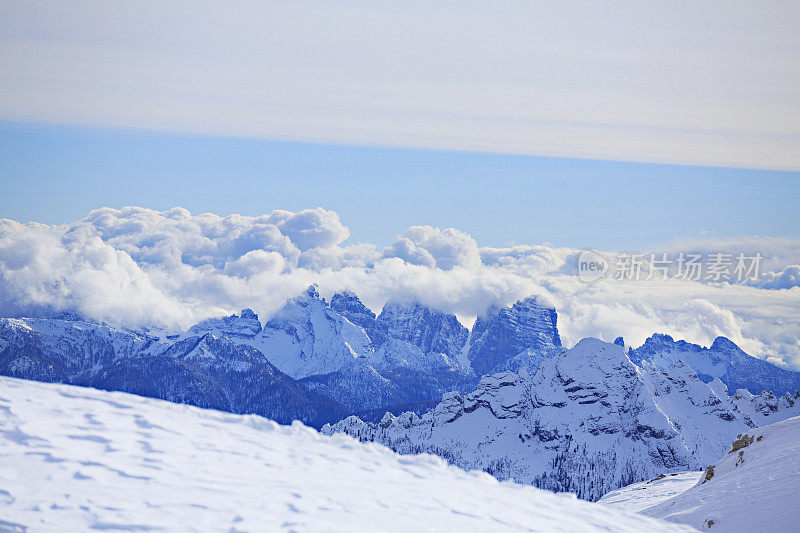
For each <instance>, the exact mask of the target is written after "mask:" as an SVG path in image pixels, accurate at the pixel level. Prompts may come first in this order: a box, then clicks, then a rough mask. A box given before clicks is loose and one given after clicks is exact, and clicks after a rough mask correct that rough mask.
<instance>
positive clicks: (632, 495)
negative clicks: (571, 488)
mask: <svg viewBox="0 0 800 533" xmlns="http://www.w3.org/2000/svg"><path fill="white" fill-rule="evenodd" d="M702 474H703V471H702V470H700V471H691V472H673V473H671V474H659V475H658V476H656V477H654V478H653V479H648V480H647V481H641V482H639V483H633V484H631V485H628V486H627V487H622V488H620V489H617V490H612V491H611V492H608V493H606V494H605V495H603V497H602V498H600V499H599V500H598V501H597V503H599V504H602V505H608V506H609V507H614V508H616V509H622V510H625V511H634V512H638V511H642V510H644V509H647V508H648V507H652V506H654V505H656V504H659V503H661V502H663V501H664V500H668V499H670V498H672V497H673V496H677V495H678V494H682V493H684V492H686V491H687V490H689V489H690V488H692V487H693V486H695V485H696V484H697V481H698V480H699V479H700V476H701V475H702Z"/></svg>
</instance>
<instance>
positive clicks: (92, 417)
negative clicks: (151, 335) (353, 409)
mask: <svg viewBox="0 0 800 533" xmlns="http://www.w3.org/2000/svg"><path fill="white" fill-rule="evenodd" d="M0 450H1V451H2V456H3V461H2V468H0V487H2V490H0V502H2V509H3V511H2V519H0V529H2V530H3V531H25V530H26V529H27V530H37V531H38V530H45V531H92V530H116V531H123V530H124V531H162V530H165V531H185V530H187V529H189V530H193V529H197V530H203V531H265V530H266V531H273V530H275V531H276V530H280V529H291V530H298V531H321V530H326V531H327V530H332V531H353V530H364V531H367V530H374V529H375V528H376V527H377V528H378V529H380V530H382V531H421V530H436V531H498V530H507V531H529V530H531V528H535V529H539V530H543V531H588V532H592V531H606V532H607V531H611V530H613V531H619V532H631V533H633V532H639V531H653V532H661V531H688V528H685V527H683V526H678V525H675V524H669V523H666V522H661V521H659V520H656V519H653V518H648V517H644V516H641V515H634V514H627V513H623V512H620V511H617V510H614V509H607V508H603V507H601V506H596V505H592V504H589V503H586V502H582V501H579V500H577V499H575V498H574V497H571V496H565V495H555V494H550V493H548V492H545V491H541V490H537V489H535V488H533V487H525V486H522V485H516V484H513V483H498V482H497V480H495V479H493V478H492V477H491V476H488V475H486V474H483V473H478V472H464V471H463V470H459V469H457V468H454V467H452V466H448V465H447V464H446V463H445V461H443V460H441V459H439V458H437V457H432V456H430V455H424V456H416V457H408V456H399V455H397V454H394V453H392V452H390V451H389V450H387V449H386V448H385V447H383V446H377V445H374V444H360V443H358V442H356V441H354V440H353V439H351V438H349V437H345V436H338V437H335V438H324V437H320V435H319V434H318V433H317V432H316V431H314V430H311V429H309V428H306V427H304V426H302V425H301V424H295V425H292V426H279V425H277V424H275V423H274V422H272V421H270V420H267V419H264V418H261V417H259V416H241V415H231V414H228V413H222V412H219V411H210V410H203V409H198V408H194V407H187V406H184V405H176V404H172V403H168V402H161V401H158V400H152V399H148V398H142V397H138V396H132V395H129V394H123V393H109V392H104V391H98V390H93V389H86V388H77V387H70V386H66V385H52V384H43V383H34V382H29V381H23V380H16V379H11V378H0Z"/></svg>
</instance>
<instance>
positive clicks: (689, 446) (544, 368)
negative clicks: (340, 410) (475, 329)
mask: <svg viewBox="0 0 800 533" xmlns="http://www.w3.org/2000/svg"><path fill="white" fill-rule="evenodd" d="M773 399H774V396H772V395H771V394H767V393H765V394H764V395H761V396H752V395H749V393H747V392H746V391H739V392H738V393H737V394H736V395H735V396H733V397H728V396H727V394H726V388H725V386H724V384H722V382H721V381H719V380H715V381H714V382H712V384H705V383H703V382H702V381H701V380H700V379H698V377H697V374H696V373H695V372H694V371H693V370H692V369H691V368H690V367H689V366H688V365H686V364H685V363H683V362H680V361H679V362H677V363H676V364H675V365H674V366H673V367H672V368H671V369H670V370H669V371H664V370H662V369H660V368H658V367H657V366H655V365H653V364H650V363H649V362H647V361H644V362H643V363H642V365H641V366H637V365H635V364H634V363H633V362H631V360H630V359H629V358H628V356H627V355H626V353H625V351H624V350H623V348H622V347H620V346H619V345H617V344H608V343H605V342H602V341H599V340H597V339H584V340H582V341H581V342H579V343H578V344H577V345H576V346H575V347H574V348H572V349H570V350H566V351H564V352H561V353H560V354H559V355H556V356H554V357H550V358H547V359H544V360H542V362H541V363H540V364H539V366H538V367H537V369H536V370H535V371H534V372H533V373H530V372H529V371H528V370H527V369H526V368H524V367H523V368H521V369H520V370H519V371H518V372H517V373H514V372H504V373H500V374H494V375H490V376H486V377H484V378H483V379H482V380H481V382H480V384H479V385H478V387H477V389H476V390H475V391H474V392H472V393H469V394H466V395H462V394H459V393H457V392H454V393H450V394H447V395H445V397H444V398H443V399H442V402H441V403H439V404H438V405H437V406H436V407H435V408H434V409H432V410H431V411H429V412H428V413H425V414H424V415H423V416H421V417H420V416H417V415H416V414H414V413H404V414H402V415H400V416H396V417H395V416H394V415H391V414H387V415H386V416H385V417H384V418H383V419H382V420H381V421H380V422H378V423H369V422H364V421H362V420H360V419H359V418H357V417H355V416H353V417H349V418H347V419H345V420H343V421H340V422H338V423H337V424H334V425H326V426H325V427H323V428H322V432H323V433H325V434H333V433H337V432H343V433H347V434H349V435H351V436H353V437H355V438H358V439H359V440H361V441H367V442H380V443H382V444H385V445H387V446H389V447H390V448H392V449H394V450H396V451H399V452H401V453H418V452H430V453H435V454H437V455H440V456H443V457H446V458H447V459H448V460H449V461H450V462H452V463H454V464H456V465H459V466H462V467H464V468H467V469H481V470H485V471H487V472H491V473H492V474H494V475H496V476H497V477H499V478H500V479H509V478H511V479H514V480H515V481H517V482H522V483H528V484H532V485H535V486H538V487H541V488H546V489H549V490H554V491H570V492H575V493H576V494H578V496H579V497H581V498H586V499H590V500H594V499H597V498H599V497H600V496H601V495H602V494H604V493H605V492H608V491H609V490H612V489H615V488H618V487H620V486H624V485H627V484H629V483H631V482H634V481H639V480H643V479H647V478H649V477H653V476H655V475H657V474H659V473H662V472H678V471H684V470H690V469H699V468H702V467H703V466H705V465H707V464H709V463H710V462H713V461H714V460H715V459H716V458H717V457H719V456H720V455H721V454H722V453H723V451H724V449H725V448H726V447H727V446H729V444H730V442H731V440H733V439H734V438H735V437H736V435H737V434H739V433H742V432H744V431H747V430H748V429H751V428H753V427H756V426H757V425H760V424H762V423H764V422H765V421H767V420H768V421H770V422H773V421H778V420H782V419H785V418H788V417H791V416H794V415H797V414H800V394H797V395H788V394H787V395H786V396H784V397H783V398H781V399H780V400H777V401H776V402H773ZM765 406H768V407H765ZM773 407H774V409H773Z"/></svg>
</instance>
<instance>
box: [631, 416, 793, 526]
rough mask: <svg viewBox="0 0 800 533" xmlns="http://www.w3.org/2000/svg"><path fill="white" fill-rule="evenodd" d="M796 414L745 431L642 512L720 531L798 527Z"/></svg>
mask: <svg viewBox="0 0 800 533" xmlns="http://www.w3.org/2000/svg"><path fill="white" fill-rule="evenodd" d="M798 494H800V417H794V418H790V419H788V420H784V421H783V422H778V423H776V424H772V425H770V426H766V427H763V428H759V429H754V430H750V431H747V432H745V433H744V434H743V435H741V436H739V438H737V439H736V442H735V443H733V444H732V445H731V447H730V448H729V450H728V451H727V453H725V454H724V455H723V456H722V459H721V460H718V461H717V462H716V463H714V464H713V465H712V466H710V467H708V469H706V470H705V472H704V473H703V475H702V477H701V478H700V480H699V481H698V482H697V483H696V484H695V485H694V486H693V487H691V488H690V489H688V490H686V491H685V492H683V493H681V494H678V495H676V496H674V497H672V498H669V499H668V500H666V501H663V502H661V503H659V504H657V505H655V506H653V507H650V508H648V509H645V510H643V511H642V514H644V515H647V516H653V517H659V518H663V519H665V520H670V521H674V522H681V523H684V524H689V525H692V526H694V527H697V528H701V529H711V531H725V532H740V531H741V532H752V531H774V532H781V531H787V532H790V531H800V512H799V511H798V508H797V495H798Z"/></svg>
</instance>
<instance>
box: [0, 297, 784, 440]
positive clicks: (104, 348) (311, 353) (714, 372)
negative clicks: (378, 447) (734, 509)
mask: <svg viewBox="0 0 800 533" xmlns="http://www.w3.org/2000/svg"><path fill="white" fill-rule="evenodd" d="M557 320H558V315H557V312H556V310H555V309H554V308H553V307H552V306H551V305H549V304H547V303H546V302H545V301H544V300H542V299H541V297H530V298H526V299H524V300H521V301H519V302H516V303H515V304H513V305H511V306H509V307H505V308H492V309H490V310H488V311H487V313H486V314H485V315H484V316H481V317H479V318H478V319H477V320H476V322H475V324H474V326H473V328H472V330H471V331H470V330H468V329H467V328H465V327H464V326H463V325H462V324H461V323H460V322H459V321H458V319H457V318H456V317H455V316H454V315H452V314H448V313H444V312H442V311H439V310H435V309H431V308H428V307H426V306H424V305H422V304H420V303H419V302H413V301H399V300H396V301H389V302H387V303H386V305H385V306H384V308H383V309H382V311H381V312H380V313H379V314H377V315H376V314H375V313H374V312H373V311H372V310H370V309H369V308H368V307H366V306H365V305H364V304H363V303H362V302H361V301H360V300H359V298H358V296H356V295H355V294H354V293H353V292H349V291H345V292H340V293H336V294H334V295H333V297H332V298H331V300H330V302H327V301H326V300H325V299H324V298H321V297H320V295H319V293H318V291H317V289H316V286H311V287H309V288H308V290H307V291H305V292H304V293H303V294H301V295H299V296H297V297H296V298H292V299H290V300H289V301H288V302H286V304H285V305H284V306H283V307H282V308H281V309H280V310H279V311H278V312H277V313H275V314H274V315H273V316H272V317H271V318H270V319H269V320H267V321H266V322H265V323H263V324H262V322H261V321H260V320H259V318H258V316H257V315H256V314H255V313H254V312H253V311H252V310H250V309H244V310H242V312H241V313H240V314H238V315H236V314H234V315H231V316H227V317H220V318H211V319H207V320H203V321H202V322H200V323H198V324H196V325H194V326H192V327H191V328H190V329H189V330H187V331H186V332H183V333H180V334H176V335H166V334H164V333H163V332H158V331H148V330H137V329H127V328H114V327H111V326H109V325H106V324H99V323H96V322H91V321H88V320H85V319H82V318H81V317H79V316H76V315H74V314H70V313H60V314H59V315H57V316H54V317H50V318H0V374H3V375H8V376H13V377H24V378H27V379H34V380H39V381H54V382H64V383H71V384H80V385H86V386H92V387H97V388H104V389H111V390H122V391H127V392H135V393H137V394H141V395H146V396H153V397H157V398H163V399H169V400H172V401H176V402H182V403H190V404H194V405H199V406H204V407H214V408H218V409H223V410H229V411H233V412H254V413H257V414H262V415H264V416H268V417H270V418H273V419H275V420H278V421H281V422H289V421H291V420H293V419H300V420H302V421H304V422H306V423H308V424H309V425H312V426H316V427H319V426H321V425H322V424H323V423H326V422H335V421H337V420H340V419H342V418H344V417H345V416H347V415H348V414H352V413H362V414H364V416H367V417H368V418H370V419H375V418H378V419H379V418H380V414H379V413H380V412H381V411H383V412H387V411H393V412H400V411H402V410H407V409H410V410H412V411H415V412H417V413H419V414H422V413H423V412H424V411H425V409H426V408H428V407H430V406H431V405H435V404H436V403H437V402H439V401H440V400H441V398H442V395H443V394H445V393H448V392H450V391H458V392H461V393H467V392H470V391H473V390H475V388H476V386H477V385H478V381H479V380H480V378H481V376H483V375H491V374H493V373H497V372H502V371H507V370H510V371H517V370H519V369H520V368H525V369H526V370H528V371H529V372H534V371H535V370H536V369H537V368H538V366H539V365H540V364H541V362H542V361H544V360H547V359H549V358H552V357H553V356H556V355H557V354H559V353H561V352H562V351H563V346H562V344H561V338H560V335H559V332H558V327H557ZM616 342H617V343H618V344H622V345H624V342H623V341H622V339H618V340H617V341H616ZM628 355H629V357H630V359H631V360H632V361H633V362H634V363H636V364H637V365H639V366H643V365H644V364H645V363H646V362H647V363H649V364H652V365H655V366H656V367H658V368H660V369H662V370H665V371H670V369H671V368H673V367H674V366H675V365H676V364H677V363H678V362H679V361H681V360H683V359H687V360H688V361H687V362H689V364H690V366H692V367H693V368H694V367H697V371H698V375H699V377H700V378H701V379H702V380H703V381H705V382H711V381H712V379H714V378H718V379H719V380H721V382H723V384H724V385H725V386H727V387H728V388H730V389H731V390H734V391H736V390H737V389H740V388H747V389H748V390H750V391H752V392H754V393H758V394H760V392H761V389H760V388H759V387H762V386H763V388H764V389H769V390H773V391H775V393H776V394H777V395H778V396H780V395H781V394H783V393H784V392H786V391H788V390H794V389H796V388H798V387H800V373H797V372H791V371H787V370H784V369H779V368H778V367H775V366H774V365H771V364H770V363H767V362H765V361H762V360H759V359H756V358H753V357H750V356H748V355H747V354H745V353H744V352H742V351H741V350H740V349H739V348H738V347H737V346H736V345H735V344H733V343H732V342H730V341H728V340H727V339H724V338H720V339H717V341H715V343H714V345H713V346H712V347H711V348H703V347H700V346H697V345H692V344H690V343H685V342H683V341H678V342H675V341H673V340H672V339H671V338H670V337H667V336H658V335H654V336H653V337H651V338H650V339H648V341H647V342H646V343H645V344H644V345H643V346H642V347H640V348H637V349H631V350H629V352H628ZM679 356H680V357H679ZM795 384H798V385H797V386H794V385H795ZM743 394H744V393H740V392H736V394H735V396H740V397H744V395H743ZM778 396H773V399H775V401H778V399H777V398H778ZM759 398H761V400H760V401H762V403H763V405H767V404H769V401H768V400H767V399H766V398H763V397H762V396H759ZM367 413H369V414H367Z"/></svg>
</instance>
